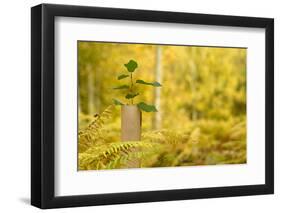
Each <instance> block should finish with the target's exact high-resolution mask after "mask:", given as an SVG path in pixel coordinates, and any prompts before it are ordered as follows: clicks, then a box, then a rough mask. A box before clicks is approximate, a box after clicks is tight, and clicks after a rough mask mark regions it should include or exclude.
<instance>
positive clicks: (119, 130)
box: [77, 40, 247, 171]
mask: <svg viewBox="0 0 281 213" xmlns="http://www.w3.org/2000/svg"><path fill="white" fill-rule="evenodd" d="M77 61H78V63H77V76H78V82H77V84H78V88H77V99H78V106H77V110H78V118H77V122H78V132H77V138H78V139H77V141H78V145H77V146H78V153H77V164H78V165H77V169H78V171H85V170H112V169H132V168H134V169H137V168H157V167H179V166H211V165H230V164H246V163H247V140H246V138H247V119H246V118H247V110H246V106H247V96H246V87H247V82H246V79H247V78H246V75H247V48H246V47H227V46H226V47H224V46H196V45H178V44H148V43H117V42H103V41H84V40H79V41H77Z"/></svg>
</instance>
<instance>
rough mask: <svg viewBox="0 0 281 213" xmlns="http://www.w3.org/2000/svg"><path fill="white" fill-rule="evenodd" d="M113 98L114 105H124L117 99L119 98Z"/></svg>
mask: <svg viewBox="0 0 281 213" xmlns="http://www.w3.org/2000/svg"><path fill="white" fill-rule="evenodd" d="M112 100H113V104H114V105H120V106H122V105H124V104H123V103H122V102H120V101H119V100H117V99H112Z"/></svg>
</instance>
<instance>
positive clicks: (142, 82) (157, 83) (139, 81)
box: [136, 80, 162, 87]
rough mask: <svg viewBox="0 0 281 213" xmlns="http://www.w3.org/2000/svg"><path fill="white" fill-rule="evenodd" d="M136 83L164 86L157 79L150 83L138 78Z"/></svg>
mask: <svg viewBox="0 0 281 213" xmlns="http://www.w3.org/2000/svg"><path fill="white" fill-rule="evenodd" d="M136 83H138V84H145V85H150V86H154V87H161V86H162V85H161V84H160V83H159V82H157V81H154V82H152V83H150V82H145V81H143V80H136Z"/></svg>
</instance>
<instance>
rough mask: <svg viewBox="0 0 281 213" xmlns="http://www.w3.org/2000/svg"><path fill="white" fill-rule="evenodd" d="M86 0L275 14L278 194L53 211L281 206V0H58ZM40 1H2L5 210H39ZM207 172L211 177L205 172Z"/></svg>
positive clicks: (0, 121)
mask: <svg viewBox="0 0 281 213" xmlns="http://www.w3.org/2000/svg"><path fill="white" fill-rule="evenodd" d="M44 2H45V3H58V4H76V5H77V4H81V5H92V6H105V7H123V8H137V9H150V10H171V11H182V12H195V13H210V14H226V15H244V16H260V17H273V18H275V38H276V39H275V59H276V62H275V70H276V72H275V82H276V83H275V109H276V110H275V132H276V134H275V150H277V151H275V156H276V157H275V162H276V164H275V171H276V175H275V178H276V181H275V186H276V187H275V195H266V196H250V197H236V198H219V199H204V200H192V201H173V202H161V203H146V204H130V205H113V206H102V207H84V208H72V209H59V210H51V211H52V212H75V211H79V212H93V211H99V212H112V211H115V212H123V213H124V212H149V211H155V212H172V211H180V212H217V213H219V212H228V213H232V212H235V213H236V212H247V211H249V212H256V213H257V212H278V210H277V209H281V168H280V162H281V145H280V140H281V131H280V130H279V129H280V128H281V120H280V113H281V110H280V109H281V96H280V95H281V94H280V93H281V92H280V91H281V86H280V84H279V85H277V83H278V82H280V81H281V75H280V72H278V70H280V68H281V64H280V61H279V60H278V59H279V57H280V54H281V46H280V37H281V23H280V21H281V13H280V8H281V7H280V5H279V1H277V0H276V1H273V0H267V1H259V2H258V1H250V0H249V1H246V0H235V1H234V0H233V1H225V0H212V1H208V0H206V1H203V0H196V1H188V0H183V1H180V0H166V1H165V0H160V1H157V0H154V1H152V0H150V1H145V0H123V1H121V0H119V1H114V0H107V1H102V0H100V1H94V0H80V1H74V0H69V1H66V0H59V1H55V0H54V1H48V0H45V1H44ZM40 3H41V1H37V0H29V1H20V0H19V1H15V0H14V1H13V0H11V1H2V2H1V12H0V15H1V18H0V22H1V25H0V26H1V32H0V37H1V39H0V44H1V45H0V55H1V57H0V58H1V60H0V72H1V77H0V93H1V96H0V97H1V104H0V108H1V110H0V113H1V114H0V130H1V134H0V150H1V151H0V164H1V175H0V203H1V205H0V211H1V212H14V211H15V212H16V211H20V212H39V210H38V209H36V208H34V207H31V206H30V205H29V204H28V202H29V196H30V193H29V191H30V7H31V6H34V5H36V4H40ZM206 178H207V177H206Z"/></svg>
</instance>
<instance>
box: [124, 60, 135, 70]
mask: <svg viewBox="0 0 281 213" xmlns="http://www.w3.org/2000/svg"><path fill="white" fill-rule="evenodd" d="M124 66H125V67H126V68H127V70H128V72H134V71H135V69H136V68H137V67H138V64H137V62H136V61H134V60H130V61H129V62H128V63H127V64H124Z"/></svg>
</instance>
